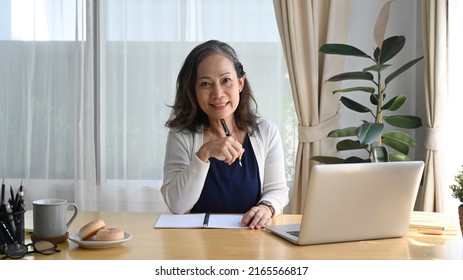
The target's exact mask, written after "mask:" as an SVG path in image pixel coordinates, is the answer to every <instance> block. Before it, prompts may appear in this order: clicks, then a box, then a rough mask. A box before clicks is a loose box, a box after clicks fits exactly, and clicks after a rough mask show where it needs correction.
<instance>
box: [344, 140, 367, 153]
mask: <svg viewBox="0 0 463 280" xmlns="http://www.w3.org/2000/svg"><path fill="white" fill-rule="evenodd" d="M367 148H368V145H362V144H360V142H359V141H355V140H351V139H346V140H342V141H339V142H338V143H337V144H336V150H337V151H338V152H340V151H349V150H359V149H367Z"/></svg>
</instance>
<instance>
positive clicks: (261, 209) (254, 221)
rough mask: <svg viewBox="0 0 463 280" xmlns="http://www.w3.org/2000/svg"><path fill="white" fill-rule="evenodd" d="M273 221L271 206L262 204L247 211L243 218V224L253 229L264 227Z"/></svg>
mask: <svg viewBox="0 0 463 280" xmlns="http://www.w3.org/2000/svg"><path fill="white" fill-rule="evenodd" d="M271 221H272V211H271V210H270V207H269V206H266V205H263V204H260V205H257V206H254V207H252V208H251V209H249V211H248V212H246V213H245V214H244V216H243V219H242V220H241V226H249V227H250V228H251V229H262V228H264V227H266V226H268V225H269V224H270V222H271Z"/></svg>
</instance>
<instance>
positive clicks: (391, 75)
mask: <svg viewBox="0 0 463 280" xmlns="http://www.w3.org/2000/svg"><path fill="white" fill-rule="evenodd" d="M422 59H423V57H418V58H415V59H414V60H411V61H409V62H407V63H405V64H404V65H403V66H402V67H400V68H399V69H397V70H396V71H394V72H392V73H391V74H390V75H389V76H387V78H386V79H385V80H384V84H385V86H386V85H387V84H388V83H389V82H390V81H392V80H393V79H394V78H395V77H397V76H399V75H400V74H402V73H403V72H405V71H406V70H408V68H410V67H412V66H413V65H415V64H417V63H418V62H419V61H420V60H422Z"/></svg>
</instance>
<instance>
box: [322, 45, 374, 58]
mask: <svg viewBox="0 0 463 280" xmlns="http://www.w3.org/2000/svg"><path fill="white" fill-rule="evenodd" d="M320 52H322V53H325V54H336V55H348V56H358V57H366V58H369V57H370V56H369V55H368V54H366V53H364V52H363V51H361V50H359V49H358V48H356V47H354V46H351V45H346V44H325V45H323V46H321V48H320Z"/></svg>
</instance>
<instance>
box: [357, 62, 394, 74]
mask: <svg viewBox="0 0 463 280" xmlns="http://www.w3.org/2000/svg"><path fill="white" fill-rule="evenodd" d="M389 66H391V65H390V64H379V65H377V64H375V65H372V66H370V67H367V68H364V69H363V71H364V72H367V71H375V72H381V71H383V70H384V69H386V68H388V67H389Z"/></svg>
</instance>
